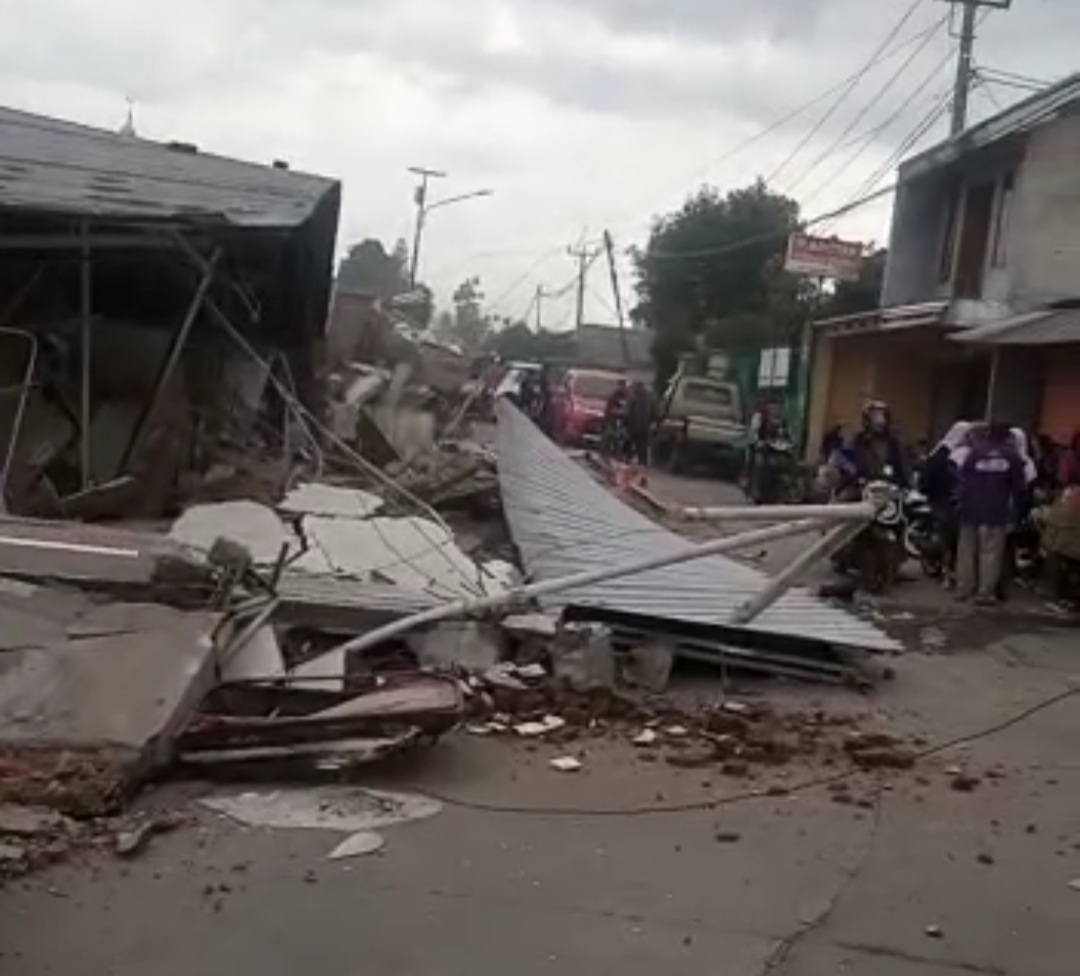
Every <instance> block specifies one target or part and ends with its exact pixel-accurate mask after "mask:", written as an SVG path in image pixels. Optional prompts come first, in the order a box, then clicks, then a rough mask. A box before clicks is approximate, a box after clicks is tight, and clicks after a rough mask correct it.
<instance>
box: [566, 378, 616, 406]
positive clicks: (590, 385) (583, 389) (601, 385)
mask: <svg viewBox="0 0 1080 976" xmlns="http://www.w3.org/2000/svg"><path fill="white" fill-rule="evenodd" d="M620 379H622V377H620V376H608V375H605V374H604V373H577V374H575V375H574V377H573V379H571V381H570V388H571V390H572V391H573V393H574V395H575V396H579V397H584V398H585V399H586V400H606V399H607V398H608V397H609V396H611V394H612V393H614V392H615V387H616V386H618V385H619V380H620Z"/></svg>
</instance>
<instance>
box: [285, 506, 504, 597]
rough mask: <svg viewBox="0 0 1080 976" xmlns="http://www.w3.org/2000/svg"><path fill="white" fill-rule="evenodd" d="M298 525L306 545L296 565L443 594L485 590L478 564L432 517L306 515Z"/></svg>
mask: <svg viewBox="0 0 1080 976" xmlns="http://www.w3.org/2000/svg"><path fill="white" fill-rule="evenodd" d="M301 525H302V531H303V533H304V537H305V539H306V541H307V543H308V551H307V552H305V553H304V554H303V555H302V556H301V557H300V558H298V559H297V560H296V562H295V563H294V564H293V566H292V568H293V569H294V570H302V571H306V572H310V573H332V574H337V575H341V576H353V577H356V578H357V579H361V580H371V581H374V582H381V583H393V584H396V585H397V586H400V587H403V588H406V589H410V590H415V591H418V592H422V593H432V594H435V595H439V596H442V597H444V598H447V599H457V598H461V597H465V596H482V595H483V594H484V592H485V591H484V588H483V585H482V583H481V573H480V569H479V568H478V567H477V565H476V564H475V563H474V562H473V561H472V560H471V559H470V558H469V557H468V556H466V555H465V553H464V552H462V551H461V549H460V548H459V547H458V545H457V543H456V542H455V540H454V537H453V536H452V535H451V534H450V532H449V531H447V530H446V529H445V528H443V527H442V526H441V525H439V524H437V523H436V522H433V521H431V520H430V519H425V518H419V517H415V516H414V517H408V518H384V517H381V516H376V517H374V518H370V519H366V520H363V521H359V520H356V519H338V518H324V517H320V516H307V517H305V518H304V519H303V521H302V523H301Z"/></svg>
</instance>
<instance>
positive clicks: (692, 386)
mask: <svg viewBox="0 0 1080 976" xmlns="http://www.w3.org/2000/svg"><path fill="white" fill-rule="evenodd" d="M683 395H684V396H685V397H686V399H687V400H695V401H697V402H698V403H701V404H708V405H709V406H711V407H730V406H731V405H732V396H731V387H730V386H718V385H716V384H715V383H705V382H702V381H700V380H689V381H687V383H686V386H685V387H684V390H683Z"/></svg>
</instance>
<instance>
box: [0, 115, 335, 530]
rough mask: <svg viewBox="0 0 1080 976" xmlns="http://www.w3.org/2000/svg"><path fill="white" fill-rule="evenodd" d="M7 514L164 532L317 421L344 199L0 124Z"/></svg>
mask: <svg viewBox="0 0 1080 976" xmlns="http://www.w3.org/2000/svg"><path fill="white" fill-rule="evenodd" d="M0 143H2V145H3V150H2V152H0V499H2V506H3V507H0V510H4V509H6V510H8V511H9V512H14V513H18V514H31V515H48V516H54V515H59V514H62V515H87V514H92V513H93V511H94V509H96V508H104V509H106V510H108V509H110V508H111V509H114V510H115V511H118V512H121V511H122V512H123V513H124V514H127V515H156V514H160V513H162V512H163V511H165V510H167V509H168V508H169V507H170V500H171V499H172V497H173V496H174V493H175V491H176V489H177V486H178V485H179V484H180V483H181V481H182V479H183V476H184V475H185V474H186V473H189V472H205V471H206V470H208V469H209V468H210V467H211V465H212V464H213V463H214V460H215V448H216V447H217V446H219V445H222V444H227V443H228V442H229V441H230V439H232V441H233V443H237V444H241V443H243V444H247V445H249V446H250V444H251V443H252V441H253V439H254V440H256V441H258V440H259V439H262V440H267V441H273V442H276V443H280V442H281V441H282V440H284V441H285V442H286V444H285V446H286V447H288V444H287V441H288V434H287V424H288V421H287V419H286V418H287V417H288V416H289V415H290V412H289V411H285V410H283V409H280V404H279V406H278V409H277V410H275V408H274V404H273V397H267V396H265V395H264V394H266V392H267V390H268V389H271V388H278V389H281V388H285V389H289V390H291V391H293V392H294V393H295V396H296V397H297V398H298V400H299V402H301V403H304V404H306V405H308V406H312V407H313V406H314V405H315V404H316V402H317V399H318V394H317V386H318V372H319V359H320V348H321V343H322V337H323V334H324V330H325V323H326V319H327V310H328V305H329V298H330V286H331V274H332V263H333V254H334V245H335V236H336V232H337V224H338V217H339V210H340V186H339V184H338V183H337V182H336V181H334V180H330V179H325V178H322V177H318V176H310V175H306V174H301V173H296V172H292V171H291V170H290V169H289V167H288V165H287V164H286V163H284V162H282V161H275V162H273V163H272V164H271V165H257V164H252V163H247V162H241V161H238V160H234V159H227V158H224V157H220V156H214V155H210V154H207V153H204V152H202V151H201V150H200V149H199V148H198V147H197V146H194V145H191V144H189V143H180V142H170V143H158V142H153V141H150V140H147V139H142V138H137V137H134V136H128V135H117V134H114V133H110V132H106V131H101V130H97V129H92V128H87V127H84V126H81V125H74V124H71V123H68V122H62V121H58V120H54V119H49V118H43V117H39V116H35V115H30V114H27V113H24V112H19V111H15V110H12V109H6V108H5V109H0Z"/></svg>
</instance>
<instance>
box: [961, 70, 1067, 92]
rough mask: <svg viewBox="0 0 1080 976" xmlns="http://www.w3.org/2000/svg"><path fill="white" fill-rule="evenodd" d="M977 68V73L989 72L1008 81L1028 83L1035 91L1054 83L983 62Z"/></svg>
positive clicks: (1049, 86) (1051, 85)
mask: <svg viewBox="0 0 1080 976" xmlns="http://www.w3.org/2000/svg"><path fill="white" fill-rule="evenodd" d="M977 70H978V72H979V74H983V75H985V74H989V75H994V76H996V77H998V78H1001V79H1008V80H1009V81H1013V82H1016V83H1018V84H1021V85H1028V86H1030V87H1031V88H1033V89H1035V90H1037V91H1042V90H1043V89H1044V88H1051V87H1053V84H1054V82H1052V81H1045V80H1043V79H1042V78H1032V77H1031V76H1030V75H1021V74H1017V73H1016V72H1015V71H1005V70H1004V69H1002V68H992V67H990V66H989V65H985V64H980V65H979V66H978V69H977Z"/></svg>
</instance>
